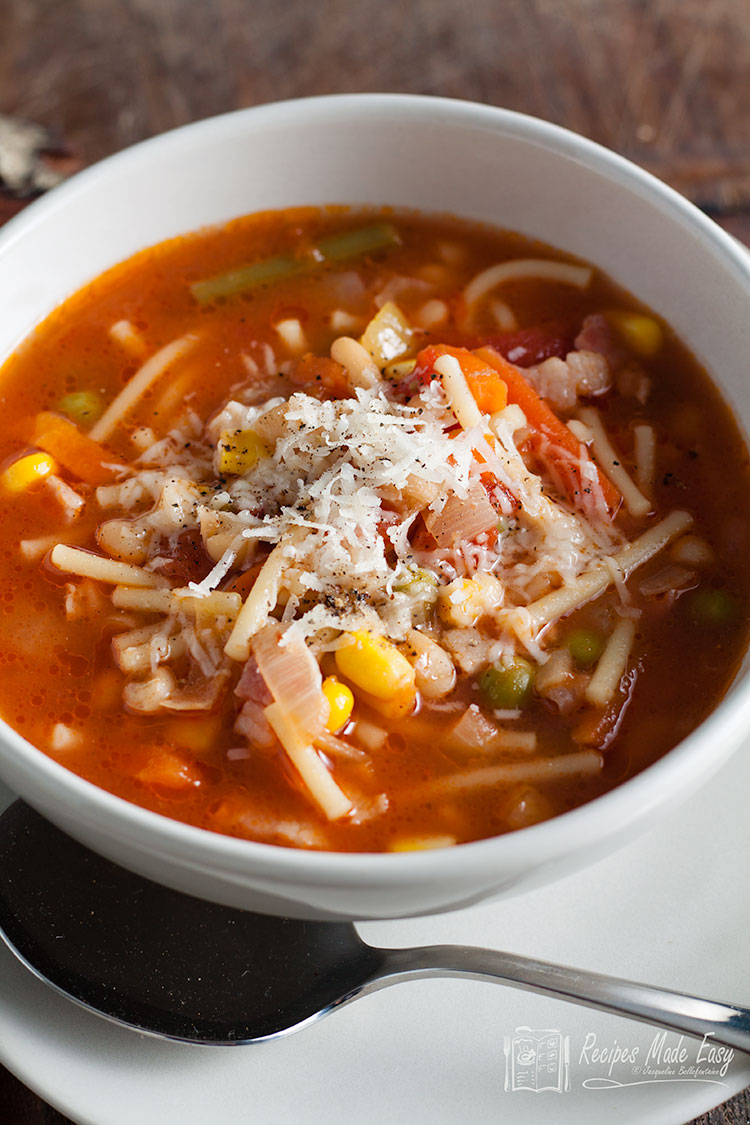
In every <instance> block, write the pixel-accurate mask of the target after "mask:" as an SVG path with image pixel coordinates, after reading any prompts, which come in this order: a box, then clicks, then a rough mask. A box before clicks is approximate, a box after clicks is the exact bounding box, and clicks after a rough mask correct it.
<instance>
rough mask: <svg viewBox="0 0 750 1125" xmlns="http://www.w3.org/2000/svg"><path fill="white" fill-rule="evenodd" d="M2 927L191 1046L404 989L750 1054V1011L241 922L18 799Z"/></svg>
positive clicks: (139, 1018) (463, 950) (473, 953)
mask: <svg viewBox="0 0 750 1125" xmlns="http://www.w3.org/2000/svg"><path fill="white" fill-rule="evenodd" d="M0 929H2V936H3V937H4V939H5V941H6V943H7V944H8V946H9V947H10V949H11V950H12V951H13V952H14V953H15V954H16V956H17V957H19V958H20V960H21V961H22V962H23V963H24V964H25V965H26V966H27V967H28V968H29V969H31V971H32V972H33V973H35V975H36V976H38V977H40V978H41V979H42V980H44V981H46V982H47V983H49V984H50V985H52V987H53V988H55V989H56V990H57V991H58V992H61V993H63V994H64V995H65V996H68V997H69V998H70V999H72V1000H74V1001H75V1002H76V1003H78V1004H80V1005H82V1006H83V1007H85V1008H89V1009H91V1010H93V1011H94V1012H98V1013H99V1014H100V1015H103V1016H105V1017H107V1018H108V1019H110V1020H114V1021H115V1022H116V1023H121V1024H125V1025H127V1026H128V1027H132V1028H136V1029H137V1030H138V1031H141V1032H145V1033H147V1034H151V1035H157V1036H162V1037H165V1038H168V1039H176V1040H180V1041H182V1042H187V1043H205V1044H223V1045H228V1044H233V1043H256V1042H260V1041H262V1040H267V1039H275V1038H277V1037H279V1036H282V1035H286V1034H288V1033H289V1032H292V1031H297V1030H299V1029H300V1028H303V1027H306V1026H307V1025H308V1024H310V1023H312V1022H313V1021H314V1020H316V1019H319V1018H320V1017H321V1016H325V1015H327V1014H328V1013H329V1012H332V1011H335V1009H336V1008H340V1007H341V1006H342V1005H344V1004H347V1003H349V1002H350V1001H352V1000H356V999H357V998H358V997H360V996H366V995H368V994H369V993H371V992H375V991H377V990H378V989H380V988H385V987H386V986H387V985H389V984H397V983H398V982H400V981H407V980H416V979H419V978H423V977H434V976H445V977H471V978H473V979H476V980H483V981H494V982H495V983H499V984H510V985H515V986H516V987H517V988H523V989H526V990H528V991H532V992H541V993H544V994H546V995H548V996H555V997H558V998H559V999H563V1000H571V1001H573V1002H575V1003H577V1004H584V1005H587V1006H588V1007H592V1008H600V1009H603V1010H604V1011H608V1012H615V1013H617V1014H619V1015H624V1016H629V1017H631V1018H633V1019H638V1020H643V1021H645V1022H647V1023H653V1024H658V1025H659V1026H660V1027H666V1028H670V1029H673V1030H675V1031H680V1032H684V1033H685V1034H687V1035H695V1036H698V1037H703V1036H704V1035H710V1036H711V1037H712V1039H713V1041H714V1042H715V1043H721V1044H725V1045H726V1046H729V1047H735V1048H737V1049H739V1050H741V1051H750V1009H748V1008H741V1007H739V1006H737V1005H735V1004H724V1003H721V1002H719V1001H716V1000H703V999H700V998H698V997H695V996H689V995H683V994H681V993H679V992H673V991H671V990H669V989H664V988H654V987H652V986H650V985H646V984H637V983H634V982H632V981H626V980H618V979H617V978H616V977H607V976H602V975H601V974H599V973H587V972H582V971H581V970H578V969H570V968H566V967H564V966H561V965H551V964H547V963H545V962H543V961H534V960H532V959H530V958H528V957H518V956H516V955H515V954H511V953H500V952H498V951H496V950H493V949H478V948H471V947H470V946H460V945H436V946H425V947H422V948H413V949H377V948H374V947H372V946H370V945H366V944H365V942H363V941H362V940H361V938H360V937H359V935H358V933H357V931H356V930H355V928H354V926H353V925H351V924H349V923H345V922H306V921H299V920H296V919H291V918H271V917H267V916H265V915H262V914H251V913H249V912H247V911H242V910H233V909H230V908H228V907H223V906H217V905H215V904H213V903H208V902H203V901H202V900H200V899H196V898H192V897H190V896H188V895H183V894H180V893H178V892H177V891H171V890H167V889H165V888H164V887H162V886H159V885H158V884H156V883H152V882H150V881H149V880H147V879H142V878H141V877H140V876H138V875H134V874H132V873H131V872H129V871H126V870H125V869H124V868H122V867H118V866H116V865H115V864H114V863H110V861H109V860H106V859H103V858H102V857H101V856H99V855H96V854H95V853H94V852H91V851H89V850H88V849H87V848H85V847H83V846H82V845H81V844H78V843H76V842H75V841H74V840H72V839H71V838H70V837H69V836H66V835H65V834H64V833H62V832H61V831H60V830H59V829H57V828H54V827H53V826H52V825H51V824H50V823H49V822H48V821H46V820H44V819H43V818H42V817H41V816H39V814H38V813H36V812H34V811H33V810H32V809H30V808H29V807H28V805H25V804H24V803H23V802H22V801H16V802H15V803H14V804H13V805H11V806H10V807H9V808H8V809H7V810H6V811H5V812H4V813H3V815H2V816H1V817H0Z"/></svg>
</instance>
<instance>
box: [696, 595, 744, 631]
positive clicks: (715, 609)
mask: <svg viewBox="0 0 750 1125" xmlns="http://www.w3.org/2000/svg"><path fill="white" fill-rule="evenodd" d="M688 613H689V614H690V617H691V618H692V620H693V622H694V623H695V624H696V625H707V626H710V627H717V626H720V625H728V624H729V623H730V622H731V621H734V619H735V618H736V616H737V602H736V601H735V599H734V598H733V597H732V595H731V594H728V593H727V592H726V590H710V589H701V590H696V591H695V593H693V594H691V595H690V598H689V600H688Z"/></svg>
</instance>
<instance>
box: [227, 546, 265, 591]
mask: <svg viewBox="0 0 750 1125" xmlns="http://www.w3.org/2000/svg"><path fill="white" fill-rule="evenodd" d="M267 558H268V555H266V556H265V558H264V559H263V560H261V561H260V562H257V563H253V565H252V566H250V567H248V568H247V570H243V572H242V574H237V575H235V577H234V578H233V579H232V581H231V582H228V583H227V585H226V586H225V587H224V589H225V590H226V592H227V593H232V594H240V595H241V596H242V600H243V601H244V600H245V598H246V597H247V595H248V594H249V593H250V591H251V590H252V588H253V586H254V585H255V580H256V578H257V577H258V575H259V574H260V570H261V567H262V566H263V563H264V562H265V561H266V559H267Z"/></svg>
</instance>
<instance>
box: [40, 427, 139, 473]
mask: <svg viewBox="0 0 750 1125" xmlns="http://www.w3.org/2000/svg"><path fill="white" fill-rule="evenodd" d="M34 443H35V444H36V445H38V446H39V448H40V449H43V450H44V452H45V453H50V454H52V456H53V457H56V458H57V460H58V461H59V462H60V464H61V465H64V466H65V468H66V469H67V470H68V472H69V473H72V474H73V476H74V477H78V479H79V480H84V481H86V482H87V483H88V484H93V485H97V484H107V483H108V482H109V481H111V480H113V479H114V478H115V476H116V470H117V469H118V468H125V466H124V465H123V463H122V462H121V461H120V459H119V458H118V457H116V456H115V455H114V453H110V451H109V450H108V449H107V447H106V446H104V445H100V444H99V442H97V441H94V440H93V438H90V437H88V436H87V435H86V434H82V433H81V431H80V430H79V429H78V427H77V426H76V425H75V423H73V422H71V421H69V419H67V418H63V417H61V415H59V414H53V413H52V411H51V410H43V411H42V412H41V414H37V417H36V422H35V425H34Z"/></svg>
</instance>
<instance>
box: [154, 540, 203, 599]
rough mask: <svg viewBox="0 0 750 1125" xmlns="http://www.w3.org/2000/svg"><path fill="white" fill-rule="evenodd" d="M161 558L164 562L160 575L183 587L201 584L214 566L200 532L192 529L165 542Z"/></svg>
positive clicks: (160, 554) (161, 548) (161, 547)
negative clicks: (192, 583) (190, 583)
mask: <svg viewBox="0 0 750 1125" xmlns="http://www.w3.org/2000/svg"><path fill="white" fill-rule="evenodd" d="M159 556H160V558H162V559H163V560H164V561H163V562H162V563H161V565H160V566H159V568H158V571H159V574H163V575H164V577H165V578H169V579H171V580H172V581H173V582H177V583H179V584H180V585H182V586H187V584H188V582H200V581H201V579H202V578H205V577H206V575H207V574H208V573H209V571H210V570H211V568H212V566H213V563H212V562H211V559H210V558H209V557H208V555H207V554H206V551H205V549H204V547H203V540H202V539H201V535H200V532H199V531H197V530H192V529H191V530H190V531H181V532H180V534H179V535H176V536H173V537H172V538H171V539H167V540H164V542H163V543H162V544H161V545H160V547H159Z"/></svg>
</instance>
